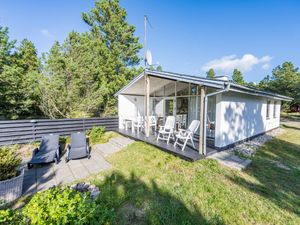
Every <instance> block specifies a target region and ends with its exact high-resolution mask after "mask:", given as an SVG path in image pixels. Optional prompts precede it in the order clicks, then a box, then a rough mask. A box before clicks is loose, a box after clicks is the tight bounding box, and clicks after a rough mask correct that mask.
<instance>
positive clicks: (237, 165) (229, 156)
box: [208, 151, 252, 170]
mask: <svg viewBox="0 0 300 225" xmlns="http://www.w3.org/2000/svg"><path fill="white" fill-rule="evenodd" d="M208 158H211V159H215V160H217V161H218V162H219V163H220V164H222V165H224V166H228V167H230V168H232V169H235V170H243V169H246V168H247V166H248V165H250V163H251V162H252V160H250V159H244V158H240V157H238V156H236V155H234V153H233V151H223V152H218V153H215V154H213V155H210V156H208Z"/></svg>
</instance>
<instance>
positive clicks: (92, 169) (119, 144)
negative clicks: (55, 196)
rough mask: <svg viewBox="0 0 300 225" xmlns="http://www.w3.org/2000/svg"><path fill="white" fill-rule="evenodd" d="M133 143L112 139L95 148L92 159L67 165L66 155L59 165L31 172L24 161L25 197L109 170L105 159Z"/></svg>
mask: <svg viewBox="0 0 300 225" xmlns="http://www.w3.org/2000/svg"><path fill="white" fill-rule="evenodd" d="M133 142H134V141H133V140H131V139H129V138H126V137H122V136H121V137H116V138H112V139H110V140H109V142H107V143H104V144H97V145H95V146H93V148H92V151H91V158H90V159H87V158H83V159H78V160H70V161H69V162H68V163H66V162H65V155H64V156H62V157H61V159H60V162H59V163H58V164H55V163H50V164H46V165H38V166H35V167H33V168H31V169H29V170H28V169H27V167H26V164H27V163H26V162H27V161H24V163H23V164H22V167H23V168H24V169H25V174H24V181H23V195H30V194H33V193H35V192H37V191H41V190H46V189H48V188H50V187H53V186H57V185H60V184H67V183H70V182H73V181H75V180H77V179H82V178H85V177H87V176H89V175H91V174H95V173H98V172H100V171H103V170H106V169H109V168H111V165H110V164H109V163H108V162H107V161H106V160H105V157H106V156H108V155H111V154H113V153H115V152H118V151H120V150H121V149H122V148H124V147H126V146H127V145H128V144H131V143H133Z"/></svg>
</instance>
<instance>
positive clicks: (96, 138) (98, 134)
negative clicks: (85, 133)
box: [89, 127, 105, 144]
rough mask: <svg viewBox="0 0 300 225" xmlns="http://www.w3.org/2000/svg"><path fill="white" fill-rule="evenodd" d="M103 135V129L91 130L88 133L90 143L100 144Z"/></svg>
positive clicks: (94, 128)
mask: <svg viewBox="0 0 300 225" xmlns="http://www.w3.org/2000/svg"><path fill="white" fill-rule="evenodd" d="M104 133H105V127H93V128H92V130H91V131H90V132H89V137H90V139H89V140H90V143H91V144H96V143H99V142H101V140H102V137H103V135H104Z"/></svg>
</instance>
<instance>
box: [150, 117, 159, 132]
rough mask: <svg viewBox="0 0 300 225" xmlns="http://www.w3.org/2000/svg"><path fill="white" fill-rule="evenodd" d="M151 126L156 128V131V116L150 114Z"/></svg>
mask: <svg viewBox="0 0 300 225" xmlns="http://www.w3.org/2000/svg"><path fill="white" fill-rule="evenodd" d="M149 127H154V130H155V131H156V128H157V119H156V116H150V117H149Z"/></svg>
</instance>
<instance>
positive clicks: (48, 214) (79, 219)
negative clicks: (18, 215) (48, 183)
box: [23, 188, 99, 224]
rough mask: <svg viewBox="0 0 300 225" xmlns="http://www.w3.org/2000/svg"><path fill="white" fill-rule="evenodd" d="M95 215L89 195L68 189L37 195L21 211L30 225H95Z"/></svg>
mask: <svg viewBox="0 0 300 225" xmlns="http://www.w3.org/2000/svg"><path fill="white" fill-rule="evenodd" d="M97 214H99V213H98V206H97V205H96V203H95V202H93V201H92V199H91V197H90V194H88V193H80V192H78V191H75V190H71V189H69V188H51V189H49V190H47V191H44V192H41V193H37V194H36V195H34V196H33V198H32V199H31V200H30V202H29V203H28V204H27V205H26V206H25V207H24V209H23V215H24V216H25V217H26V218H28V219H29V221H30V223H31V224H96V222H97V221H98V220H97V218H96V216H97Z"/></svg>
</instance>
